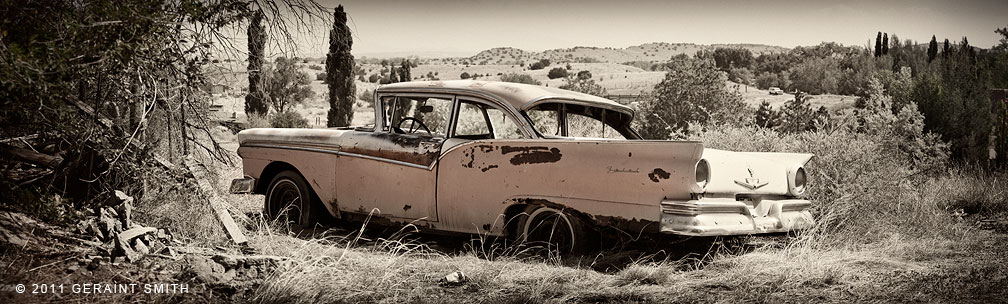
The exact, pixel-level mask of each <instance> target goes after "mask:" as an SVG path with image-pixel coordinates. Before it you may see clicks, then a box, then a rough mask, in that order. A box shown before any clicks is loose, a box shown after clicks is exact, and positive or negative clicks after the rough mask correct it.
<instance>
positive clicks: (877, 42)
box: [875, 32, 882, 58]
mask: <svg viewBox="0 0 1008 304" xmlns="http://www.w3.org/2000/svg"><path fill="white" fill-rule="evenodd" d="M878 57H882V32H878V36H876V37H875V58H878Z"/></svg>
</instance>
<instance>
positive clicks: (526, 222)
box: [518, 207, 592, 256]
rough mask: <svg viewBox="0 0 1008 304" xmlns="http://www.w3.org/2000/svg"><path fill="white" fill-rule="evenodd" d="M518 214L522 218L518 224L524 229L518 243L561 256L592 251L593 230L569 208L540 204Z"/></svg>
mask: <svg viewBox="0 0 1008 304" xmlns="http://www.w3.org/2000/svg"><path fill="white" fill-rule="evenodd" d="M526 210H527V209H526ZM519 216H521V217H522V218H523V220H522V221H520V223H519V226H518V228H520V229H521V230H520V231H521V234H520V235H519V239H518V241H519V242H524V243H525V244H526V245H530V246H540V247H541V248H543V249H547V250H548V252H556V253H559V255H560V256H571V255H580V254H584V253H587V252H589V251H590V250H591V239H592V237H591V236H592V231H591V229H589V228H588V225H587V224H585V223H584V222H583V221H582V220H581V219H580V218H578V217H577V216H576V215H574V214H572V213H571V212H569V211H565V210H557V209H553V208H549V207H541V208H537V209H534V210H531V212H529V213H528V214H527V215H525V214H522V215H519Z"/></svg>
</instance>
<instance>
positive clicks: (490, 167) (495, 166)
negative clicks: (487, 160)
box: [480, 165, 498, 172]
mask: <svg viewBox="0 0 1008 304" xmlns="http://www.w3.org/2000/svg"><path fill="white" fill-rule="evenodd" d="M497 167H498V166H497V165H489V166H486V167H483V168H480V171H483V172H487V171H490V169H494V168H497Z"/></svg>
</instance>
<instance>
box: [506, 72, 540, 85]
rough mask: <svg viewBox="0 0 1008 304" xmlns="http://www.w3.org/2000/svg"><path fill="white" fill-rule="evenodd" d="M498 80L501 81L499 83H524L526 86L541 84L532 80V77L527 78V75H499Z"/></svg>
mask: <svg viewBox="0 0 1008 304" xmlns="http://www.w3.org/2000/svg"><path fill="white" fill-rule="evenodd" d="M500 79H501V81H505V82H515V83H526V84H533V85H541V84H542V83H541V82H539V81H538V80H535V79H534V78H532V76H529V75H528V74H519V73H507V74H503V75H501V77H500Z"/></svg>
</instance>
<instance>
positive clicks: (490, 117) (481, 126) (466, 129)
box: [455, 100, 524, 139]
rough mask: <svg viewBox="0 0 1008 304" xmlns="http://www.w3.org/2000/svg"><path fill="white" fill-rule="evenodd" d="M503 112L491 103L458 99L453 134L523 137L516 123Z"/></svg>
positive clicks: (508, 137) (469, 136)
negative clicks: (457, 113) (456, 119)
mask: <svg viewBox="0 0 1008 304" xmlns="http://www.w3.org/2000/svg"><path fill="white" fill-rule="evenodd" d="M505 113H506V112H504V111H503V110H501V109H499V108H496V107H494V106H491V105H487V104H483V103H478V102H475V101H468V100H460V101H459V116H458V122H457V125H456V126H455V136H456V137H458V138H465V139H491V138H502V139H514V138H523V137H524V136H523V135H522V134H521V129H519V128H518V124H516V123H515V122H514V120H513V119H512V118H511V117H509V116H507V115H506V114H505Z"/></svg>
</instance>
